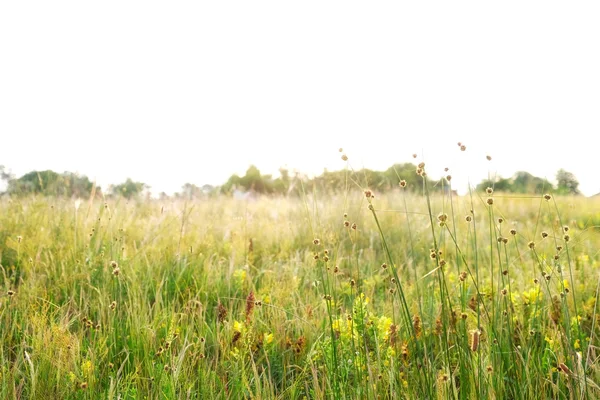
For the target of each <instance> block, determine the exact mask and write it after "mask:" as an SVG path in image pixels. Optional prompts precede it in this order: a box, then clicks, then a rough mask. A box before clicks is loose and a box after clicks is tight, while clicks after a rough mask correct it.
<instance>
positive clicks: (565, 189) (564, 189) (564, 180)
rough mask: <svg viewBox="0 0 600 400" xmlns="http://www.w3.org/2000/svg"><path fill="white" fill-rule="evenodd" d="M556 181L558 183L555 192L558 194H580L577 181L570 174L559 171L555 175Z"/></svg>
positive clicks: (562, 170)
mask: <svg viewBox="0 0 600 400" xmlns="http://www.w3.org/2000/svg"><path fill="white" fill-rule="evenodd" d="M556 181H557V182H558V187H557V192H558V193H559V194H580V193H581V192H580V191H579V181H578V180H577V178H575V175H574V174H572V173H571V172H568V171H565V170H564V169H562V168H561V169H559V170H558V172H557V173H556Z"/></svg>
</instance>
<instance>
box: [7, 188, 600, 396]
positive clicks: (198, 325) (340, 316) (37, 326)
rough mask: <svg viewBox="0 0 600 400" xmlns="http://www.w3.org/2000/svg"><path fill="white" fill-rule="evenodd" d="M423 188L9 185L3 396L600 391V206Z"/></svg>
mask: <svg viewBox="0 0 600 400" xmlns="http://www.w3.org/2000/svg"><path fill="white" fill-rule="evenodd" d="M428 191H429V188H428V189H427V190H426V191H425V193H424V194H423V195H413V194H409V193H405V192H403V190H402V189H401V188H398V190H397V191H395V192H393V193H388V194H384V195H380V194H379V193H376V192H375V193H374V196H375V197H370V193H368V192H367V193H366V195H365V193H363V192H355V191H348V192H347V193H340V194H337V195H330V194H319V193H313V192H310V190H309V189H307V193H306V195H305V196H303V197H301V198H257V199H249V200H234V199H231V198H225V197H216V198H210V199H203V200H196V201H183V200H177V201H166V202H159V201H157V200H145V201H139V202H135V201H131V202H129V203H128V202H126V201H125V200H122V199H121V200H118V199H111V200H108V201H107V202H106V203H105V202H98V201H92V202H88V201H82V202H79V201H74V200H64V199H62V200H61V199H53V198H27V199H16V198H15V199H7V198H4V199H0V252H1V255H0V257H1V258H0V260H1V264H2V268H1V269H0V290H1V291H2V292H1V294H0V343H1V345H0V398H3V399H4V398H6V399H12V398H20V399H55V398H56V399H62V398H67V399H100V398H102V399H129V398H132V399H138V398H139V399H144V398H148V399H188V398H189V399H195V398H198V399H208V398H232V399H238V398H253V399H270V398H281V399H288V398H289V399H303V398H307V399H320V398H332V399H348V398H352V399H353V398H360V399H386V398H406V399H425V398H429V399H446V398H448V399H484V398H488V399H493V398H496V399H540V398H565V399H570V398H574V399H577V398H590V399H592V398H598V397H600V388H599V386H598V385H600V373H599V370H598V357H599V356H600V352H598V339H599V338H598V332H599V329H598V310H597V305H596V298H597V292H598V279H599V274H598V271H599V265H600V264H599V261H600V256H599V247H600V234H599V232H600V230H599V229H598V227H599V226H600V201H599V200H593V199H585V198H574V197H565V198H561V197H553V196H548V197H549V198H548V199H544V198H543V196H531V197H519V198H509V197H504V196H502V195H499V194H495V193H492V194H488V193H472V194H471V195H467V196H462V197H458V196H442V195H441V194H439V193H438V194H431V195H428V194H427V193H428ZM489 199H492V200H489ZM488 203H493V204H492V205H490V204H488ZM513 230H514V231H513Z"/></svg>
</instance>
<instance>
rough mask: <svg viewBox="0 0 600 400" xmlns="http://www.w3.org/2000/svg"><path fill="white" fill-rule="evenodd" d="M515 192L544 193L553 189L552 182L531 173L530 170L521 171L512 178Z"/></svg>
mask: <svg viewBox="0 0 600 400" xmlns="http://www.w3.org/2000/svg"><path fill="white" fill-rule="evenodd" d="M512 186H513V190H512V191H513V193H535V194H542V193H545V192H548V191H551V190H552V189H553V185H552V183H550V182H549V181H548V180H547V179H542V178H539V177H537V176H533V175H531V174H530V173H529V172H525V171H519V172H517V173H515V175H514V176H513V179H512Z"/></svg>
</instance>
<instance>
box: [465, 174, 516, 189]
mask: <svg viewBox="0 0 600 400" xmlns="http://www.w3.org/2000/svg"><path fill="white" fill-rule="evenodd" d="M489 187H490V188H492V189H494V190H495V191H496V192H504V193H513V192H514V186H513V184H512V182H511V180H510V179H506V178H500V177H498V178H496V179H495V180H491V179H485V180H483V181H481V183H480V184H479V185H477V186H476V187H475V190H477V191H478V192H484V191H485V190H486V189H487V188H489Z"/></svg>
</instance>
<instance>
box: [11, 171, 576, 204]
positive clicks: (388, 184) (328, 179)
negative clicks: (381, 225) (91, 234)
mask: <svg viewBox="0 0 600 400" xmlns="http://www.w3.org/2000/svg"><path fill="white" fill-rule="evenodd" d="M418 168H419V167H418V166H417V165H414V164H412V163H402V164H394V165H392V166H391V167H389V168H388V169H386V170H384V171H375V170H370V169H361V170H358V171H348V170H341V171H327V170H325V171H324V172H323V173H322V174H321V175H319V176H315V177H307V176H306V175H303V174H300V173H297V172H294V173H291V172H290V171H289V170H287V169H284V168H281V169H280V170H279V176H278V177H273V176H272V175H269V174H262V173H261V172H260V170H259V169H258V168H257V167H255V166H253V165H252V166H250V167H249V168H248V169H247V171H246V173H245V174H244V175H243V176H239V175H236V174H234V175H232V176H231V177H230V178H229V179H228V180H227V181H226V182H225V183H224V184H222V185H220V186H212V185H204V186H197V185H194V184H192V183H186V184H184V185H183V186H182V189H181V191H180V192H178V193H175V194H174V195H173V197H176V198H189V199H192V198H201V197H207V196H214V195H217V194H225V195H236V194H238V193H239V194H249V193H254V194H264V195H283V196H296V195H300V194H302V193H303V192H305V191H312V190H313V189H316V190H318V191H320V192H326V193H335V192H339V191H344V190H348V189H350V190H353V189H359V188H364V187H369V188H370V189H372V190H375V191H377V192H380V193H381V192H387V191H390V190H393V189H397V188H398V187H399V183H400V182H401V181H403V182H404V185H405V190H408V191H415V192H418V191H422V188H423V180H424V179H427V180H428V183H429V187H430V188H432V190H433V191H438V192H447V191H449V188H450V184H449V182H450V180H449V179H451V177H450V176H447V177H443V178H441V179H439V180H432V179H431V178H429V177H428V176H422V175H418V174H417V173H416V171H417V169H418ZM0 180H3V181H5V183H6V190H5V191H4V192H3V193H2V194H5V195H10V196H24V195H30V194H40V195H45V196H59V197H90V196H120V197H125V198H128V199H130V198H135V197H140V196H142V195H144V194H145V195H149V189H150V186H148V185H147V184H145V183H143V182H137V181H134V180H132V179H129V178H128V179H127V180H126V181H125V182H123V183H120V184H117V185H111V186H110V187H109V188H108V190H107V191H106V192H103V191H102V189H101V188H100V187H99V186H96V185H95V183H94V182H92V181H90V180H89V179H88V177H86V176H84V175H78V174H75V173H72V172H63V173H57V172H54V171H51V170H46V171H31V172H29V173H27V174H25V175H23V176H21V177H19V178H16V177H14V176H13V175H12V174H11V173H10V172H8V171H7V170H6V168H5V167H3V166H0ZM556 182H557V183H556V184H553V183H551V182H550V181H548V180H547V179H543V178H539V177H537V176H534V175H532V174H530V173H529V172H525V171H519V172H517V173H515V174H514V175H513V176H512V177H510V178H501V177H498V178H496V179H493V180H484V181H482V182H481V183H479V184H478V185H477V186H476V190H482V191H483V190H485V189H486V188H488V187H492V188H493V189H494V190H495V191H496V192H504V193H514V194H527V193H530V194H542V193H555V194H564V195H578V194H580V191H579V182H578V181H577V178H576V177H575V175H573V174H572V173H570V172H568V171H565V170H564V169H560V170H559V171H558V172H557V174H556ZM160 196H161V197H162V198H165V197H169V196H167V195H166V194H165V193H161V194H160Z"/></svg>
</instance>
